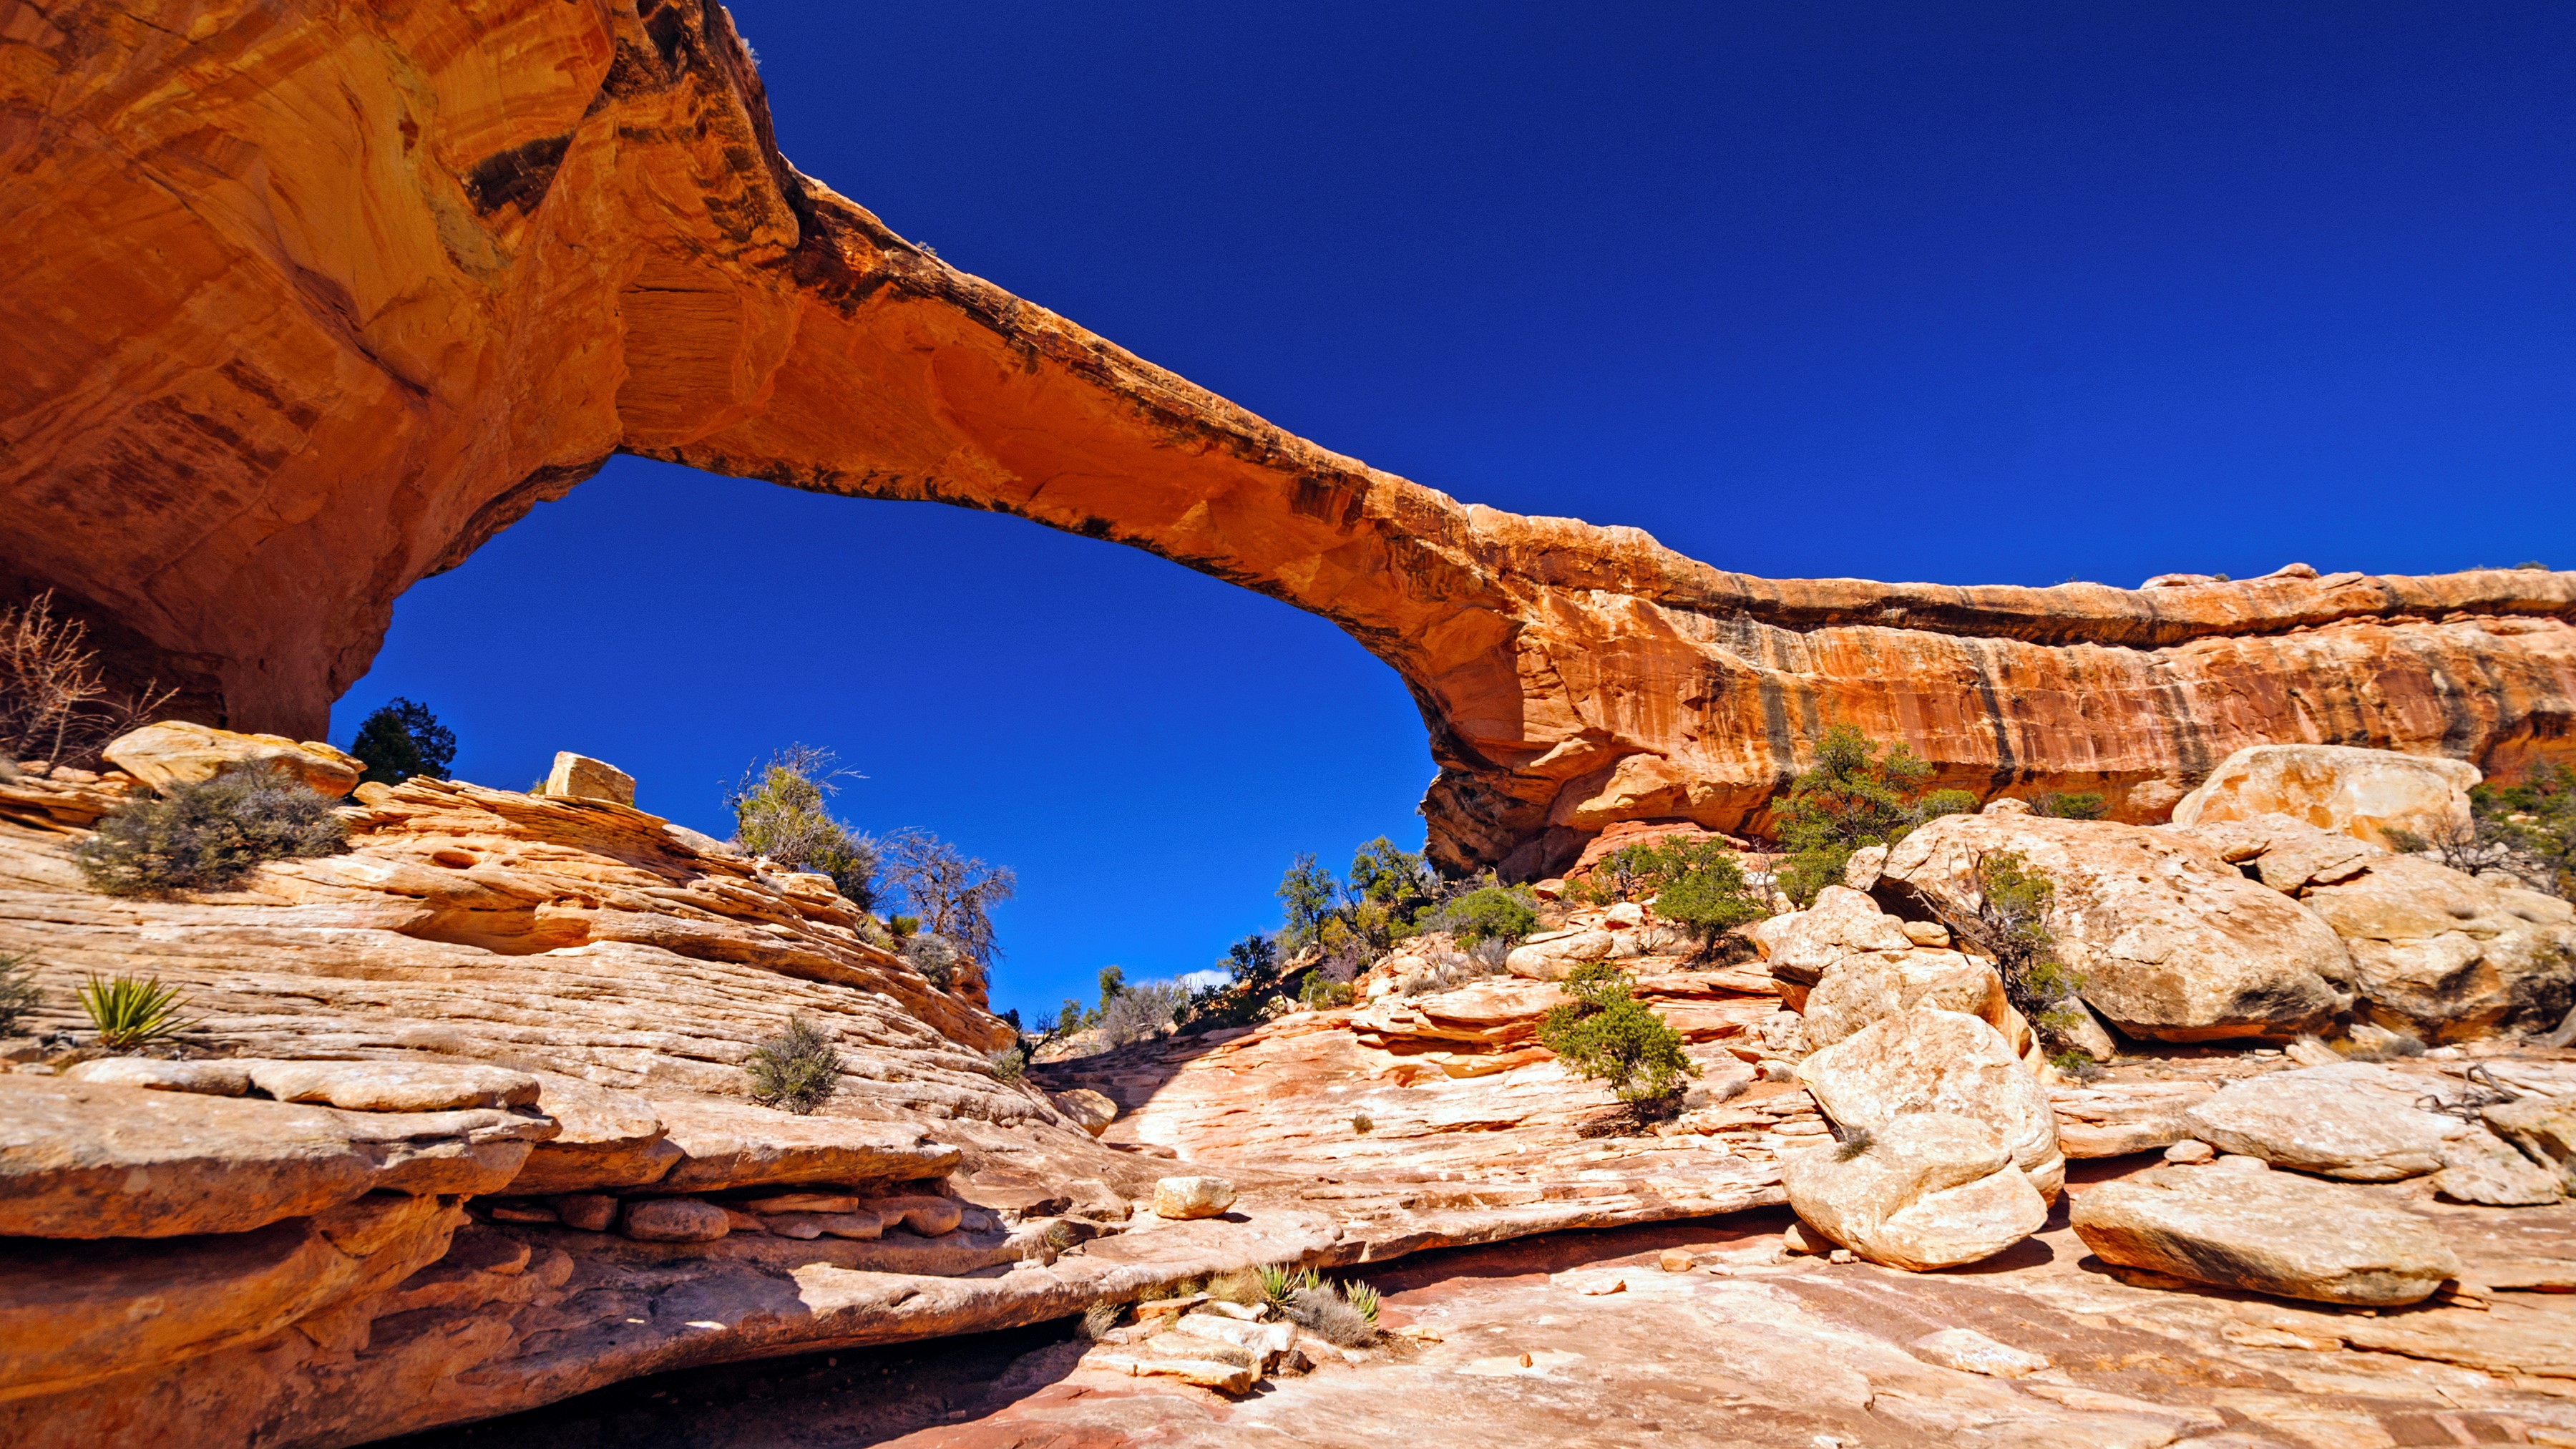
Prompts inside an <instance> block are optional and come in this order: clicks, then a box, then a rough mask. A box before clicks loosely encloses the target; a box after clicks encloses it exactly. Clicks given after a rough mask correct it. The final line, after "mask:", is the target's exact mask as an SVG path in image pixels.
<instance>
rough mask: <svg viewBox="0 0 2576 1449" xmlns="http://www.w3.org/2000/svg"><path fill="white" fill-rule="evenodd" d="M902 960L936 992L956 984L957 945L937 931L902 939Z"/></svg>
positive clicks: (921, 932)
mask: <svg viewBox="0 0 2576 1449" xmlns="http://www.w3.org/2000/svg"><path fill="white" fill-rule="evenodd" d="M903 959H905V960H906V961H909V962H911V963H912V969H913V970H915V971H918V972H920V973H921V979H922V980H924V981H927V982H929V983H930V985H931V988H932V989H933V990H936V991H946V990H948V989H949V988H950V987H952V986H954V985H956V984H957V943H956V942H954V941H951V940H949V939H948V938H947V937H946V936H943V935H941V934H939V933H938V932H937V931H918V932H915V933H914V934H912V935H911V936H908V937H906V938H904V943H903Z"/></svg>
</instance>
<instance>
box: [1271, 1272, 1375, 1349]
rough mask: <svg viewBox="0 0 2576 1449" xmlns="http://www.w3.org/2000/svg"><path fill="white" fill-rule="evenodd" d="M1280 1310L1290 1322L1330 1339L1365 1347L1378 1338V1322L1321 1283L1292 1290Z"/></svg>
mask: <svg viewBox="0 0 2576 1449" xmlns="http://www.w3.org/2000/svg"><path fill="white" fill-rule="evenodd" d="M1279 1311H1280V1313H1281V1314H1282V1315H1284V1316H1285V1317H1286V1318H1287V1319H1288V1321H1289V1322H1291V1323H1294V1324H1296V1325H1297V1326H1298V1327H1300V1328H1303V1329H1305V1330H1306V1331H1308V1332H1309V1333H1312V1334H1314V1335H1315V1336H1317V1337H1319V1338H1321V1339H1323V1340H1324V1341H1325V1342H1327V1343H1337V1344H1340V1345H1341V1346H1342V1347H1344V1348H1366V1347H1368V1346H1369V1345H1370V1344H1372V1343H1375V1342H1377V1326H1376V1325H1375V1324H1373V1323H1371V1322H1369V1320H1368V1318H1367V1316H1366V1315H1364V1314H1362V1313H1361V1312H1360V1311H1359V1310H1358V1309H1356V1308H1354V1307H1352V1306H1351V1305H1350V1303H1349V1302H1348V1301H1347V1300H1346V1299H1344V1298H1343V1297H1342V1295H1341V1294H1339V1293H1336V1292H1334V1291H1333V1290H1332V1289H1330V1288H1328V1287H1324V1286H1322V1285H1320V1284H1318V1285H1316V1286H1314V1287H1311V1288H1299V1289H1298V1290H1297V1291H1295V1292H1294V1293H1291V1294H1289V1295H1288V1301H1287V1302H1285V1303H1282V1304H1280V1305H1279Z"/></svg>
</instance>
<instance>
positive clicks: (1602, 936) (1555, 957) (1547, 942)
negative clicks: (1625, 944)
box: [1503, 930, 1619, 981]
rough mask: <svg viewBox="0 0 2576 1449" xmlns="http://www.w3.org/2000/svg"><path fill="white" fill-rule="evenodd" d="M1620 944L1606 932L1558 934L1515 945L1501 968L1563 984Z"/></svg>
mask: <svg viewBox="0 0 2576 1449" xmlns="http://www.w3.org/2000/svg"><path fill="white" fill-rule="evenodd" d="M1618 945H1619V942H1618V940H1617V938H1616V937H1614V936H1612V935H1611V934H1610V933H1609V932H1608V931H1598V930H1594V931H1560V932H1555V933H1552V934H1549V935H1545V936H1541V937H1539V938H1538V939H1537V940H1535V941H1532V942H1530V943H1528V944H1527V945H1522V946H1515V947H1513V948H1512V951H1511V954H1510V955H1507V956H1505V957H1504V958H1503V969H1504V970H1506V971H1508V972H1510V973H1511V974H1513V975H1514V976H1519V977H1522V978H1524V979H1527V980H1530V981H1562V980H1564V979H1565V978H1566V975H1567V973H1569V972H1571V971H1572V970H1573V969H1574V968H1575V967H1577V966H1580V965H1582V964H1583V963H1585V962H1587V961H1607V960H1609V959H1610V957H1611V956H1612V955H1613V954H1614V953H1615V952H1616V951H1617V949H1618Z"/></svg>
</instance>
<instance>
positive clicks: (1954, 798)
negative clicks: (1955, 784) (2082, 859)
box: [1914, 790, 2090, 825]
mask: <svg viewBox="0 0 2576 1449" xmlns="http://www.w3.org/2000/svg"><path fill="white" fill-rule="evenodd" d="M1977 804H1978V801H1977V796H1976V792H1974V791H1972V790H1935V791H1933V792H1931V793H1930V794H1928V795H1925V796H1924V797H1923V798H1922V799H1920V800H1917V801H1915V802H1914V823H1915V824H1917V825H1920V824H1922V823H1924V822H1925V821H1927V820H1938V819H1940V818H1941V817H1942V816H1944V815H1974V814H1976V813H1977ZM2087 818H2090V817H2087Z"/></svg>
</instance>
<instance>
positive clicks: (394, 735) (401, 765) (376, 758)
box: [349, 696, 456, 785]
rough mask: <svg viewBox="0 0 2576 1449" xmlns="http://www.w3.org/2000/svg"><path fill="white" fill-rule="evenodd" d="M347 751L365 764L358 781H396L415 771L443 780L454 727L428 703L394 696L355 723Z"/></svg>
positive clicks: (452, 753)
mask: <svg viewBox="0 0 2576 1449" xmlns="http://www.w3.org/2000/svg"><path fill="white" fill-rule="evenodd" d="M349 753H350V754H352V755H355V756H356V757H357V758H358V762H359V763H360V764H363V765H365V766H366V767H367V769H366V773H364V774H362V775H360V776H359V777H358V778H359V779H360V780H361V781H368V780H372V781H374V782H376V783H377V784H380V785H399V784H401V783H402V782H403V781H405V780H408V779H410V778H411V777H412V776H414V775H422V776H426V777H428V778H429V779H432V780H444V779H446V778H447V767H448V766H450V765H452V764H454V763H455V762H456V731H454V730H451V729H449V728H448V727H447V726H445V725H443V724H440V723H439V722H438V716H436V715H434V714H431V713H430V712H429V707H428V706H427V705H423V704H416V703H414V702H413V701H411V700H408V699H404V698H401V697H400V696H396V697H395V698H394V699H392V700H390V701H388V702H387V703H386V704H384V705H383V706H382V707H380V708H378V709H377V710H376V712H375V713H374V714H371V715H369V716H367V718H366V720H365V722H364V723H362V724H360V725H359V726H358V738H357V739H356V740H355V741H354V742H352V743H351V744H350V746H349Z"/></svg>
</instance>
